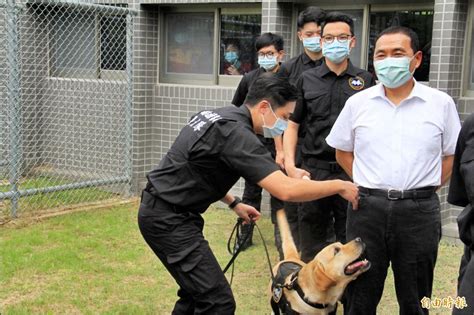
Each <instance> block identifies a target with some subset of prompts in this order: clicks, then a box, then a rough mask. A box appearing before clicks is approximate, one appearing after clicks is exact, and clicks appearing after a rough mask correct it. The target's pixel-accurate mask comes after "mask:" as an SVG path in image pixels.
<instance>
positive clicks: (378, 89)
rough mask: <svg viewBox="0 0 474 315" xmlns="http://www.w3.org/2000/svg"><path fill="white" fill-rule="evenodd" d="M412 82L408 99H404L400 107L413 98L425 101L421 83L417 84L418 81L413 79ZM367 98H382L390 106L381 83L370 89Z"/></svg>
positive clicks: (425, 96) (425, 97)
mask: <svg viewBox="0 0 474 315" xmlns="http://www.w3.org/2000/svg"><path fill="white" fill-rule="evenodd" d="M413 81H414V83H415V85H414V86H413V89H412V90H411V92H410V95H408V97H407V98H406V99H404V100H403V101H402V102H401V103H400V105H402V104H403V103H405V102H406V101H408V100H411V99H414V98H418V99H419V100H421V101H423V102H426V101H427V95H426V93H424V92H423V85H422V84H421V83H418V81H416V80H415V78H413ZM369 98H372V99H374V98H382V99H384V100H385V101H387V102H388V103H389V104H392V102H391V101H390V100H389V99H388V98H387V96H386V95H385V88H384V86H383V84H382V83H378V84H377V85H376V86H375V87H374V88H373V89H372V91H371V93H370V94H369Z"/></svg>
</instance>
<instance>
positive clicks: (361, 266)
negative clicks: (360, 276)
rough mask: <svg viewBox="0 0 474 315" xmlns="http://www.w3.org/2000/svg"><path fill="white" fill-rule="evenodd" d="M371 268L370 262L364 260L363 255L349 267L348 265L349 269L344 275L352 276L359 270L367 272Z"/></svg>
mask: <svg viewBox="0 0 474 315" xmlns="http://www.w3.org/2000/svg"><path fill="white" fill-rule="evenodd" d="M369 268H370V261H368V260H367V259H366V258H364V256H363V254H362V255H361V256H360V257H359V258H357V259H356V260H354V261H353V262H351V263H350V264H349V265H347V267H346V268H345V269H344V274H345V275H346V276H350V275H353V274H354V273H356V272H357V271H359V270H360V271H362V272H365V271H367V270H369Z"/></svg>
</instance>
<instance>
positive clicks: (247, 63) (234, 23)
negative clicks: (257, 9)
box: [219, 14, 262, 75]
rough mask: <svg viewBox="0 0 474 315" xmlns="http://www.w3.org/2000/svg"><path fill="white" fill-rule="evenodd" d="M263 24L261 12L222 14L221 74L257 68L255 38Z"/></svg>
mask: <svg viewBox="0 0 474 315" xmlns="http://www.w3.org/2000/svg"><path fill="white" fill-rule="evenodd" d="M261 24H262V16H261V15H260V14H235V15H234V14H232V15H231V14H225V15H221V42H220V70H219V74H223V75H242V74H244V73H247V72H249V71H250V70H252V69H255V68H256V60H255V55H256V54H255V39H256V38H257V37H258V36H259V35H260V32H261Z"/></svg>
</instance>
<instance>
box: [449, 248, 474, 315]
mask: <svg viewBox="0 0 474 315" xmlns="http://www.w3.org/2000/svg"><path fill="white" fill-rule="evenodd" d="M458 297H460V298H463V297H464V298H465V299H466V304H467V307H466V308H454V309H453V315H472V314H474V248H473V247H469V246H464V255H463V256H462V258H461V266H460V267H459V278H458Z"/></svg>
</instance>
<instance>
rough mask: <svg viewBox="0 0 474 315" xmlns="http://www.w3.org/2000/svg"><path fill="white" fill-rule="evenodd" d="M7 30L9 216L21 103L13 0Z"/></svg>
mask: <svg viewBox="0 0 474 315" xmlns="http://www.w3.org/2000/svg"><path fill="white" fill-rule="evenodd" d="M6 19H7V25H6V32H7V48H6V54H7V64H8V81H7V94H8V96H7V104H8V108H9V110H8V112H9V114H10V115H9V116H10V128H9V129H10V135H9V136H10V148H9V159H10V161H9V182H10V192H11V196H12V197H11V216H12V217H16V216H17V210H18V201H19V198H20V195H19V193H18V185H19V179H20V168H21V159H22V157H21V104H20V67H19V62H18V46H19V39H18V8H17V7H16V3H15V0H7V3H6Z"/></svg>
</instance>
